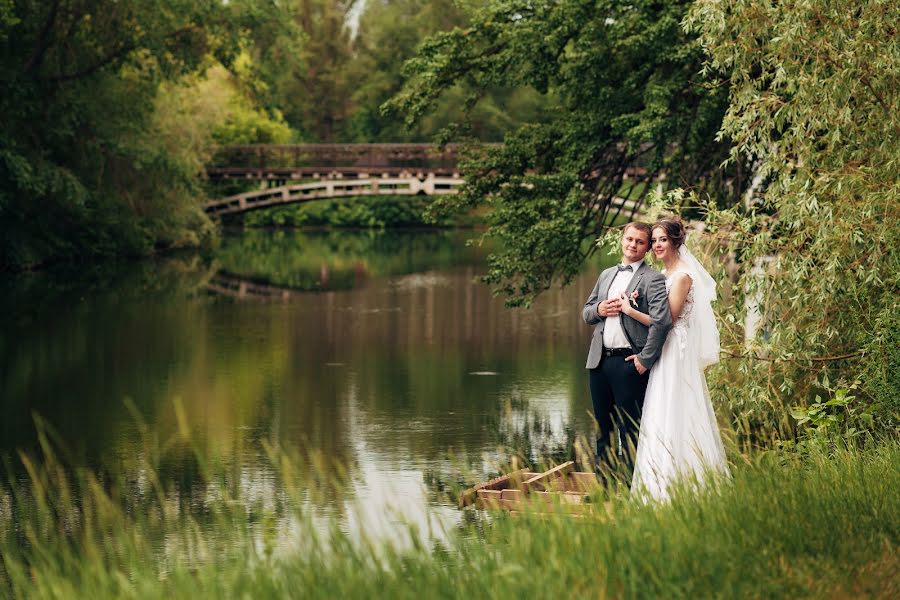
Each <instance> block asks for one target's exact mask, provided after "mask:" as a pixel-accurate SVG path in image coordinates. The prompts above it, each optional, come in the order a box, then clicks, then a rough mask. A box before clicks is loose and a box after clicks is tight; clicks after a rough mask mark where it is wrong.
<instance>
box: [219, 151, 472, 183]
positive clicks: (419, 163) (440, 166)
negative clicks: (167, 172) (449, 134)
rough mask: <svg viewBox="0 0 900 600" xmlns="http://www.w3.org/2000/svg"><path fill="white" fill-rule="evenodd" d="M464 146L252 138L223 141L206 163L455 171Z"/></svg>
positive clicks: (302, 169) (310, 169) (230, 169)
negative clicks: (272, 141)
mask: <svg viewBox="0 0 900 600" xmlns="http://www.w3.org/2000/svg"><path fill="white" fill-rule="evenodd" d="M459 150H460V146H459V145H456V144H448V145H447V146H443V147H438V146H435V145H433V144H290V145H287V144H284V145H282V144H254V145H247V146H223V147H220V148H219V149H218V150H217V151H216V153H215V154H214V156H213V159H212V162H211V164H210V165H209V166H208V167H207V174H208V175H209V177H210V178H213V179H215V178H228V177H252V176H273V175H277V174H280V173H286V172H292V173H300V174H304V175H309V174H313V173H314V172H336V173H365V172H368V171H373V172H382V173H400V172H403V171H413V172H415V171H423V172H430V173H435V174H447V175H450V174H454V173H456V172H457V171H458V167H457V164H458V161H459Z"/></svg>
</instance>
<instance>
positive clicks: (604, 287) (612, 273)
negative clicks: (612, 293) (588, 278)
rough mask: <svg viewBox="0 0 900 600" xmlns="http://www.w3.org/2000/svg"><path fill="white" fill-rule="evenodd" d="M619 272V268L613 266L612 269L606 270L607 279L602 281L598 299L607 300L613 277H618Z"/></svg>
mask: <svg viewBox="0 0 900 600" xmlns="http://www.w3.org/2000/svg"><path fill="white" fill-rule="evenodd" d="M618 272H619V271H618V269H616V268H615V267H613V268H611V269H607V270H606V271H605V277H606V279H605V280H604V281H601V282H600V289H599V290H598V291H599V292H600V294H599V295H598V297H597V299H598V300H599V301H600V302H603V301H604V300H606V299H607V298H608V297H609V288H611V287H612V282H613V279H615V278H616V274H617V273H618Z"/></svg>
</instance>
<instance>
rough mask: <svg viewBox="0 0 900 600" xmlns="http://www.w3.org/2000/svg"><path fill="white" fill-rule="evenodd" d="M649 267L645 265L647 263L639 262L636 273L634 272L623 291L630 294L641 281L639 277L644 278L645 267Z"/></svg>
mask: <svg viewBox="0 0 900 600" xmlns="http://www.w3.org/2000/svg"><path fill="white" fill-rule="evenodd" d="M649 268H650V267H649V266H647V263H645V262H642V263H641V266H640V267H639V268H638V270H637V273H635V274H634V277H632V278H631V281H630V282H629V283H628V288H626V290H625V293H626V294H627V295H628V296H631V292H633V291H634V290H635V289H637V286H638V284H639V283H640V282H641V279H643V278H644V273H645V272H646V269H649Z"/></svg>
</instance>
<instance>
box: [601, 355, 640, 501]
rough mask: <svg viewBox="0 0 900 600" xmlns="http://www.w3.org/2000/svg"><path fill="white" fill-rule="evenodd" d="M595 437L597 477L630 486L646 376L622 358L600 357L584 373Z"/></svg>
mask: <svg viewBox="0 0 900 600" xmlns="http://www.w3.org/2000/svg"><path fill="white" fill-rule="evenodd" d="M588 376H589V378H590V385H591V401H592V402H593V404H594V417H595V418H596V419H597V425H598V426H599V428H600V433H599V435H598V436H597V463H598V467H599V469H600V470H601V473H618V474H619V475H620V476H621V477H623V478H624V479H625V481H626V483H627V484H629V485H630V484H631V472H632V470H633V469H634V450H635V448H636V447H637V438H638V431H639V429H640V422H641V409H642V408H643V406H644V393H645V392H646V391H647V381H648V379H649V377H650V372H649V371H648V372H646V373H644V374H643V375H641V374H640V373H638V372H637V369H636V368H635V366H634V363H633V362H626V361H625V357H624V356H609V357H607V356H604V357H603V358H602V359H601V360H600V364H599V365H598V366H597V367H596V368H595V369H589V370H588Z"/></svg>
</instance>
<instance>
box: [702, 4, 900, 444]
mask: <svg viewBox="0 0 900 600" xmlns="http://www.w3.org/2000/svg"><path fill="white" fill-rule="evenodd" d="M897 22H900V6H898V5H897V3H896V2H889V1H886V0H860V1H848V0H843V1H836V0H795V1H793V2H788V3H776V4H772V3H766V2H757V1H752V0H747V1H744V2H739V3H736V4H729V5H727V6H726V4H725V3H722V2H718V1H715V0H698V1H697V2H695V4H694V5H693V7H692V9H691V11H690V12H689V14H688V16H687V18H686V19H685V25H686V27H687V28H688V29H689V30H690V31H694V32H697V33H698V34H699V35H700V41H701V43H702V44H703V46H704V48H705V49H706V50H707V51H708V53H709V55H708V56H709V58H708V63H707V65H706V67H707V71H708V72H710V73H716V74H718V75H720V76H721V77H722V78H724V79H726V80H727V81H728V82H729V84H730V87H731V99H730V106H729V108H728V112H727V113H726V115H725V118H724V120H723V123H722V133H723V134H724V135H726V136H727V137H729V138H731V139H732V140H733V141H734V146H733V149H732V153H731V157H732V159H733V160H744V161H750V162H752V163H753V164H754V166H755V178H756V181H757V182H758V183H757V184H756V186H755V187H756V190H755V194H754V197H753V198H750V199H748V203H747V206H746V208H745V209H737V210H734V211H730V214H728V215H726V214H725V213H719V214H717V215H715V216H714V218H712V219H711V220H710V224H711V225H712V226H713V227H714V228H718V229H719V230H721V231H723V232H728V234H727V236H726V239H729V240H730V243H729V246H730V248H731V249H732V250H733V251H734V252H735V254H736V256H737V257H738V260H739V261H740V262H739V264H738V265H736V266H737V267H738V268H737V271H736V278H735V283H734V285H733V286H732V287H731V289H732V292H733V294H734V297H735V304H734V306H732V307H728V308H727V310H728V312H729V313H733V316H734V321H735V322H741V321H742V320H743V318H744V317H745V316H746V314H747V313H749V312H750V309H751V308H753V307H754V306H758V307H759V309H760V313H761V316H762V320H763V325H762V327H761V328H760V329H759V330H757V332H756V333H755V334H754V333H753V331H752V330H749V329H748V331H749V333H748V337H749V339H748V340H744V339H742V337H739V336H735V337H734V338H733V339H732V344H733V345H732V352H733V353H734V354H740V355H745V353H746V354H749V355H751V356H753V357H767V358H771V359H774V360H759V359H758V358H753V359H749V361H750V362H749V363H748V364H746V365H744V367H745V368H746V371H745V372H746V373H747V374H748V375H749V377H748V379H747V384H746V385H745V386H742V387H739V388H736V389H735V388H734V387H733V386H732V388H731V389H725V388H723V390H722V391H723V392H724V393H725V394H727V395H728V396H729V397H731V398H733V400H732V401H733V402H735V403H736V402H738V401H740V402H742V403H748V402H749V403H750V404H752V405H754V407H755V408H756V410H757V413H756V415H755V416H756V418H758V419H759V420H760V421H761V422H763V423H765V424H766V425H768V426H770V427H771V426H773V424H774V423H777V422H778V420H779V415H778V414H777V411H778V409H779V407H783V406H786V405H788V404H790V403H795V402H797V401H798V400H799V401H800V402H801V403H802V404H805V403H806V401H807V399H808V398H811V397H813V396H815V394H816V393H817V391H818V390H819V389H820V384H821V382H828V381H835V382H837V383H838V385H839V386H841V385H846V384H847V383H849V382H851V381H854V380H855V379H856V378H857V376H859V375H860V373H862V372H866V373H868V375H867V376H866V377H865V378H864V379H863V380H862V382H861V384H860V390H859V391H860V394H859V396H860V398H859V402H861V403H864V404H865V405H867V406H869V407H870V408H872V409H873V411H874V413H873V414H874V415H875V417H873V418H875V420H876V421H878V423H879V427H887V428H888V429H890V428H891V427H895V426H896V422H897V412H896V403H895V402H892V401H891V402H884V401H883V400H878V399H879V398H885V397H887V396H888V395H887V394H885V392H884V389H883V383H878V382H883V381H884V377H883V373H884V372H885V368H886V365H887V363H888V362H889V361H891V360H895V359H894V358H891V355H890V353H887V352H884V351H881V352H871V351H869V350H868V349H869V348H874V345H873V343H874V340H877V339H880V338H881V333H880V329H881V328H883V327H886V326H888V324H887V323H888V322H886V321H883V320H882V321H879V320H878V319H877V317H878V315H884V314H893V313H897V312H898V311H900V299H898V296H897V293H896V291H897V289H900V286H898V283H900V282H898V272H900V253H898V248H900V232H898V228H897V227H896V223H897V222H898V219H900V179H898V178H897V173H898V170H897V166H898V164H897V161H898V157H900V116H898V115H900V94H898V90H900V78H898V73H900V46H898V45H897V44H896V43H890V40H893V39H896V23H897ZM742 306H743V308H742ZM742 311H743V312H742ZM876 383H877V385H876ZM738 395H741V396H742V397H741V398H740V399H738V398H737V397H736V396H738ZM846 398H848V396H846V395H841V394H837V393H836V396H835V398H834V399H832V400H830V401H828V402H822V401H821V400H819V399H818V398H816V399H815V400H812V403H811V405H810V407H809V408H808V409H801V410H799V411H795V418H798V419H800V420H799V423H798V424H801V425H803V426H804V427H805V426H807V425H809V426H812V427H821V428H822V429H823V430H824V429H827V428H828V427H831V426H836V425H837V424H838V422H837V421H835V420H834V419H835V418H837V417H836V415H835V413H834V412H833V411H832V410H831V409H834V408H836V407H838V406H839V405H841V404H840V403H841V402H844V399H846ZM802 404H801V406H802ZM891 406H892V407H893V408H889V407H891ZM864 414H868V413H864ZM866 421H867V422H868V421H869V419H868V418H867V419H866ZM842 423H843V422H842ZM842 426H844V427H845V426H846V425H845V424H844V425H842Z"/></svg>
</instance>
